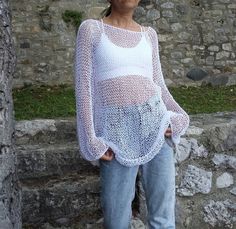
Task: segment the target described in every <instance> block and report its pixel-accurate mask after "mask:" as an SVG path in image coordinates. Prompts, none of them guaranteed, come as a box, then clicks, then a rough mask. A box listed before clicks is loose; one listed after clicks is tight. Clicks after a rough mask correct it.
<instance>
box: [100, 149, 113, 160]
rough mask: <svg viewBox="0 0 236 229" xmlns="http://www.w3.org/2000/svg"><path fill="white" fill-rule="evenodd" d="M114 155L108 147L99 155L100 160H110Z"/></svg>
mask: <svg viewBox="0 0 236 229" xmlns="http://www.w3.org/2000/svg"><path fill="white" fill-rule="evenodd" d="M113 157H114V153H113V151H112V149H111V148H110V147H109V148H108V150H107V151H106V152H105V153H104V154H103V155H102V156H101V157H100V159H102V160H106V161H111V160H112V159H113Z"/></svg>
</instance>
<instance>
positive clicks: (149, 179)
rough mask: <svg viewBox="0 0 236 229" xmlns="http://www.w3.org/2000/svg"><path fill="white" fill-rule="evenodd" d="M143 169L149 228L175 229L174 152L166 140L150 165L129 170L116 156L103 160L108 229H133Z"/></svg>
mask: <svg viewBox="0 0 236 229" xmlns="http://www.w3.org/2000/svg"><path fill="white" fill-rule="evenodd" d="M139 168H140V174H141V177H140V179H141V182H142V186H143V189H144V192H145V197H146V204H147V210H148V215H147V223H148V228H149V229H175V162H174V150H173V148H172V147H170V146H169V145H168V143H167V141H165V142H164V144H163V145H162V148H161V150H160V151H159V152H158V153H157V154H156V155H155V156H154V158H152V159H151V160H150V161H149V162H147V163H146V164H142V165H136V166H133V167H127V166H124V165H122V164H120V163H119V162H118V161H117V160H116V159H115V157H114V158H113V159H112V160H111V161H106V160H102V159H100V182H101V193H100V200H101V207H102V211H103V217H104V228H105V229H130V227H131V217H132V201H133V199H134V197H135V183H136V176H137V174H138V170H139Z"/></svg>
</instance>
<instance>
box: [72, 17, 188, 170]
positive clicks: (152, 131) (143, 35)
mask: <svg viewBox="0 0 236 229" xmlns="http://www.w3.org/2000/svg"><path fill="white" fill-rule="evenodd" d="M74 70H75V77H74V79H75V81H74V83H75V96H76V121H77V139H78V143H79V148H80V154H81V156H82V157H83V158H84V159H86V160H88V161H90V162H91V163H92V164H93V165H97V166H99V158H100V157H101V156H102V155H103V154H104V153H105V152H106V151H107V150H108V148H109V147H110V148H111V149H112V150H113V152H114V154H115V157H116V159H117V160H118V161H119V162H120V163H121V164H123V165H125V166H134V165H140V164H144V163H147V162H148V161H150V160H151V159H152V158H153V157H154V156H155V155H156V154H157V153H158V152H159V151H160V149H161V147H162V145H163V143H164V141H165V135H164V133H165V131H166V129H167V128H168V126H169V124H170V126H171V130H172V135H171V137H170V140H171V142H172V143H173V145H174V147H176V146H177V145H178V144H179V142H180V137H181V135H183V134H184V133H185V132H186V130H187V128H188V127H189V122H190V119H189V115H188V114H187V113H186V112H185V111H184V110H183V109H182V108H181V107H180V106H179V104H178V103H177V102H176V101H175V99H174V98H173V96H172V95H171V94H170V92H169V90H168V88H167V86H166V84H165V81H164V77H163V73H162V69H161V63H160V55H159V43H158V35H157V32H156V31H155V30H154V29H153V28H152V27H150V26H149V27H144V26H142V27H141V31H131V30H128V29H123V28H118V27H115V26H112V25H108V24H105V23H103V21H102V20H95V19H86V20H84V21H83V22H82V23H81V25H80V27H79V29H78V33H77V38H76V48H75V61H74Z"/></svg>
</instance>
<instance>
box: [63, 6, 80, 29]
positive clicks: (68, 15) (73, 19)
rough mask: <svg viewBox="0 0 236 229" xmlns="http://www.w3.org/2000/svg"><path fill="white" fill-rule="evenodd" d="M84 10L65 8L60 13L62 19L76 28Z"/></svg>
mask: <svg viewBox="0 0 236 229" xmlns="http://www.w3.org/2000/svg"><path fill="white" fill-rule="evenodd" d="M83 15H84V12H79V11H76V10H66V11H65V12H64V13H62V19H63V20H64V22H66V23H72V24H73V25H74V26H75V27H76V28H78V27H79V25H80V24H81V21H82V18H83Z"/></svg>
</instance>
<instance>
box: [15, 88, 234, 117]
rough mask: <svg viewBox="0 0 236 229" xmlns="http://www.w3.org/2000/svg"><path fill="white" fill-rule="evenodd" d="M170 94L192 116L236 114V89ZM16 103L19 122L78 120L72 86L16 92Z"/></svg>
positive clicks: (180, 90)
mask: <svg viewBox="0 0 236 229" xmlns="http://www.w3.org/2000/svg"><path fill="white" fill-rule="evenodd" d="M169 91H170V93H171V94H172V96H173V97H174V99H175V100H176V101H177V102H178V103H179V105H180V106H181V107H182V108H183V109H184V110H185V111H186V112H187V113H188V114H198V113H212V112H217V111H236V85H234V86H217V87H216V86H215V87H212V86H201V87H193V86H191V87H183V86H182V87H178V88H169ZM13 101H14V110H15V119H16V120H22V119H27V120H31V119H34V118H59V117H75V92H74V87H72V86H69V85H65V84H62V85H58V86H27V87H24V88H22V89H14V90H13ZM225 101H227V102H225Z"/></svg>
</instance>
